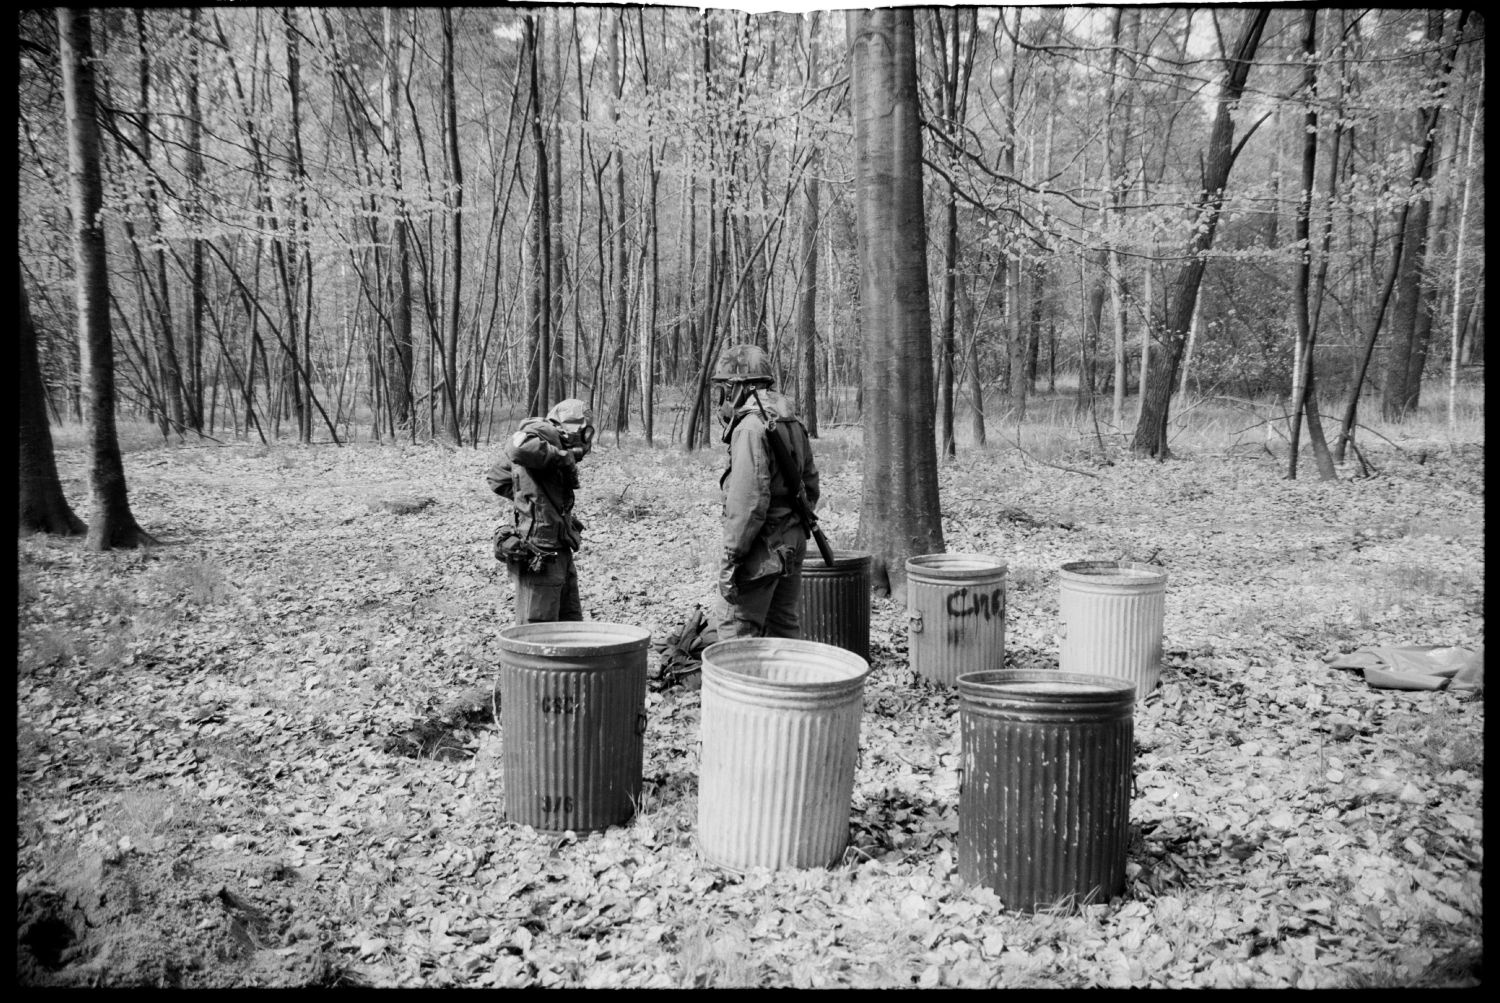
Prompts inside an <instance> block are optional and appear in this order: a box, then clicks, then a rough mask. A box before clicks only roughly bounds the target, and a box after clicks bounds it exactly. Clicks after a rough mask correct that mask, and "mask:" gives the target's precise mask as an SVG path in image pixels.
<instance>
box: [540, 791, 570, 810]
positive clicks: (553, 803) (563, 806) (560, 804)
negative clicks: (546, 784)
mask: <svg viewBox="0 0 1500 1003" xmlns="http://www.w3.org/2000/svg"><path fill="white" fill-rule="evenodd" d="M572 810H573V795H571V794H543V795H542V811H543V812H544V813H546V814H548V815H550V814H552V813H553V812H555V811H560V812H562V813H563V814H565V815H566V814H567V813H568V812H570V811H572Z"/></svg>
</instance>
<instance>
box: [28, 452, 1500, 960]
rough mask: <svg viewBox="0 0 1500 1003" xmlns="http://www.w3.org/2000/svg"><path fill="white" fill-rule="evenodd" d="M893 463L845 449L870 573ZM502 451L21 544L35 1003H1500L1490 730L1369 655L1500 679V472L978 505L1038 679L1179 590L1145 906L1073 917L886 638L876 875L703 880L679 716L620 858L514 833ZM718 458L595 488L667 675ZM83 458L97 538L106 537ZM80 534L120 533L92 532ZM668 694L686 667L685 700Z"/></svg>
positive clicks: (601, 585)
mask: <svg viewBox="0 0 1500 1003" xmlns="http://www.w3.org/2000/svg"><path fill="white" fill-rule="evenodd" d="M857 436H858V433H857V430H853V429H834V430H832V431H831V432H827V433H825V436H824V437H823V438H821V439H820V440H818V442H817V443H816V444H815V449H816V451H817V455H818V458H819V464H820V466H821V468H822V470H823V494H824V498H825V503H824V505H823V506H822V513H823V520H824V526H825V528H826V529H827V532H828V535H829V536H830V537H831V538H832V539H833V541H834V543H835V545H836V546H838V547H840V548H841V549H852V545H853V540H854V533H855V529H856V526H857V522H858V510H859V476H860V468H859V456H860V451H859V443H858V438H857ZM492 452H493V451H492V450H491V449H482V450H478V451H476V450H472V449H460V450H452V449H443V448H440V447H420V448H419V447H414V446H401V445H395V446H391V445H387V446H375V445H367V444H359V445H353V446H346V447H344V448H337V447H334V446H331V445H321V446H313V447H298V446H294V445H280V446H276V447H274V448H266V447H264V446H259V445H226V446H212V445H210V446H196V445H191V446H180V445H173V446H165V447H163V446H157V447H154V448H137V449H131V450H129V451H128V452H127V453H126V469H127V474H128V478H129V486H130V498H131V504H132V507H133V509H134V511H135V514H136V516H137V518H138V519H139V520H140V521H141V523H142V524H143V525H144V526H145V527H146V528H147V529H148V530H149V531H150V532H152V533H154V534H156V535H158V536H159V537H160V538H161V545H160V546H157V547H153V548H150V549H147V550H141V551H135V552H112V553H105V554H97V553H89V552H86V551H84V550H83V548H82V545H81V542H80V541H78V540H70V539H52V538H47V537H37V536H33V537H26V538H22V539H21V540H20V541H19V545H18V589H19V620H18V640H19V643H18V674H19V678H18V683H17V704H18V706H17V718H16V724H17V739H16V753H17V771H16V810H17V831H16V839H17V857H18V860H17V872H16V873H17V901H18V917H17V937H18V950H19V959H18V979H19V984H21V985H165V986H184V987H195V986H300V985H365V986H382V987H384V986H416V985H422V986H557V987H720V986H803V987H820V986H873V987H904V986H916V987H934V986H959V987H1025V986H1036V987H1088V986H1112V987H1123V986H1139V987H1148V986H1149V987H1188V986H1193V987H1229V986H1255V987H1273V986H1277V987H1280V986H1296V987H1302V988H1314V987H1317V988H1322V987H1378V986H1463V985H1476V984H1478V983H1479V982H1480V980H1481V979H1482V971H1481V958H1482V953H1483V949H1484V943H1483V933H1482V929H1483V911H1482V895H1481V884H1482V877H1483V861H1484V841H1483V794H1484V781H1483V774H1484V744H1483V732H1484V703H1483V698H1482V689H1481V690H1479V691H1473V690H1467V691H1458V690H1435V691H1403V690H1390V689H1376V688H1373V687H1372V686H1370V685H1369V684H1367V683H1366V681H1365V680H1364V678H1363V677H1362V675H1361V673H1360V672H1359V671H1349V670H1343V669H1335V668H1331V667H1330V665H1329V664H1328V663H1329V662H1330V661H1331V660H1333V659H1335V658H1336V657H1337V656H1338V655H1339V654H1341V653H1348V652H1352V651H1355V650H1356V649H1359V648H1361V647H1364V646H1372V645H1440V646H1466V647H1471V648H1477V647H1479V646H1481V645H1482V644H1483V642H1484V573H1485V567H1484V547H1483V545H1484V451H1483V443H1482V438H1481V440H1480V441H1477V442H1470V443H1468V444H1465V445H1461V446H1458V447H1453V446H1452V445H1451V444H1446V443H1435V442H1428V443H1422V442H1413V441H1400V440H1396V441H1394V442H1390V443H1387V442H1380V441H1372V442H1371V443H1369V445H1367V447H1366V458H1367V459H1369V460H1370V461H1371V463H1372V464H1373V465H1374V467H1375V468H1376V473H1375V474H1374V476H1370V477H1354V476H1351V472H1350V471H1344V472H1343V476H1342V478H1341V479H1340V480H1338V481H1337V482H1333V483H1323V482H1320V481H1318V480H1317V479H1316V478H1315V477H1314V476H1313V475H1314V472H1313V471H1312V469H1311V467H1310V465H1309V467H1308V469H1307V470H1306V471H1305V473H1304V478H1305V479H1301V480H1298V481H1295V482H1293V481H1287V480H1285V479H1284V477H1283V469H1282V466H1283V463H1282V462H1281V461H1278V460H1276V459H1274V458H1273V457H1272V456H1270V455H1269V453H1268V452H1267V451H1266V450H1265V449H1263V448H1262V449H1248V450H1247V449H1202V450H1198V451H1197V452H1196V453H1187V452H1186V451H1185V456H1184V458H1183V459H1179V460H1175V461H1171V462H1167V463H1164V464H1158V463H1154V462H1147V461H1139V460H1132V459H1130V458H1128V457H1117V458H1116V460H1115V462H1113V463H1111V464H1107V465H1104V464H1097V463H1094V462H1092V461H1091V460H1090V459H1089V458H1088V456H1087V455H1084V454H1075V453H1070V452H1068V451H1066V450H1058V451H1054V452H1052V453H1050V454H1049V453H1044V452H1041V451H1038V450H1031V451H1029V452H1028V453H1023V452H1019V451H1018V450H1017V449H1015V448H1013V447H1012V446H1008V445H1005V444H1004V443H999V444H992V445H991V446H990V447H988V448H985V449H968V450H962V451H960V453H959V455H958V458H957V459H956V460H950V461H945V462H944V463H943V464H942V471H941V490H942V500H943V507H944V532H945V535H946V543H947V549H948V550H949V551H950V552H981V553H988V554H993V555H996V556H999V557H1001V558H1002V559H1003V560H1005V561H1006V562H1007V563H1008V576H1007V585H1008V590H1009V606H1008V611H1007V637H1006V658H1007V661H1008V662H1009V663H1010V664H1013V665H1037V664H1047V663H1048V662H1049V660H1052V663H1053V664H1055V652H1056V633H1057V628H1058V587H1059V584H1058V582H1059V579H1058V570H1059V568H1060V567H1061V566H1062V565H1063V564H1064V563H1067V562H1070V561H1075V560H1084V559H1099V560H1118V559H1135V560H1146V559H1148V558H1152V559H1154V560H1155V561H1156V562H1158V563H1160V564H1161V565H1162V566H1163V567H1164V568H1165V570H1166V572H1167V575H1168V584H1167V593H1166V614H1165V629H1164V636H1165V649H1166V653H1165V659H1164V667H1163V673H1162V684H1161V685H1160V686H1159V687H1158V688H1157V689H1156V690H1155V691H1154V692H1153V693H1151V694H1150V695H1148V696H1147V697H1145V698H1144V699H1143V700H1141V701H1140V702H1139V703H1138V704H1137V706H1136V708H1135V717H1134V729H1135V738H1136V744H1137V751H1136V755H1135V762H1134V767H1133V768H1134V773H1135V777H1134V794H1133V797H1132V800H1131V832H1132V838H1131V843H1130V846H1129V850H1128V858H1127V882H1126V889H1125V891H1124V893H1123V894H1122V895H1120V896H1118V897H1116V898H1115V899H1113V900H1112V901H1109V902H1104V903H1096V904H1086V905H1083V906H1081V907H1077V908H1072V909H1056V910H1053V911H1049V912H1046V913H1041V914H1035V915H1032V914H1025V913H1018V912H1014V911H1011V910H1008V909H1006V908H1005V907H1004V906H1003V904H1002V903H1001V902H1000V901H998V899H997V897H996V895H995V894H994V893H993V892H992V891H990V890H989V889H986V888H983V887H966V886H964V885H963V884H962V883H961V882H960V881H959V880H958V877H957V866H956V855H957V852H958V851H957V848H956V833H957V825H958V823H957V806H958V797H957V791H958V786H957V780H958V777H957V766H958V752H959V735H958V720H959V715H958V705H957V698H956V696H955V694H954V693H953V692H951V691H949V690H946V689H942V688H938V687H934V686H932V685H929V684H927V683H926V682H924V681H922V680H920V679H918V678H916V677H915V676H914V675H913V673H912V671H911V670H910V668H909V667H908V664H907V657H906V634H905V630H906V619H905V610H904V605H903V604H902V603H899V602H896V601H894V600H892V599H891V598H888V597H880V596H877V597H875V598H874V599H873V600H872V617H871V620H872V622H871V647H872V651H871V657H870V663H871V672H870V675H869V676H868V678H867V681H866V685H865V693H864V708H865V710H864V715H863V718H862V721H861V731H860V739H859V742H860V753H861V754H860V761H859V766H858V770H857V773H856V777H855V785H854V794H853V803H852V806H851V840H850V846H849V849H848V850H847V852H846V854H845V856H844V859H843V861H842V863H841V864H840V865H838V866H836V867H833V868H831V869H827V870H822V869H819V870H793V871H781V872H771V871H767V870H764V869H757V870H754V871H751V872H750V873H748V874H744V875H737V874H732V873H729V872H727V871H724V870H722V869H719V868H716V867H714V866H712V865H710V864H708V863H706V862H705V861H704V860H702V859H701V858H700V856H699V854H698V852H697V850H696V848H695V845H694V834H695V828H696V806H697V791H696V786H697V770H698V756H699V742H700V739H699V730H698V728H699V707H700V702H699V698H700V693H699V691H697V690H696V689H692V688H689V687H688V686H686V685H680V684H679V685H674V686H665V687H663V686H661V685H660V682H661V681H660V680H657V681H656V682H654V683H653V685H652V687H651V691H650V692H649V694H648V697H647V714H648V723H647V727H646V731H645V734H644V738H643V742H644V769H643V789H642V798H641V802H640V805H639V808H638V811H637V812H636V814H635V815H634V817H633V818H632V819H631V820H630V821H629V822H628V823H626V824H624V825H621V826H617V827H614V828H611V829H609V830H607V831H605V832H602V833H594V834H590V835H581V836H578V835H573V834H570V833H569V834H555V833H553V834H548V833H544V832H538V831H535V830H533V829H531V828H529V827H525V826H521V825H518V824H516V823H512V822H508V821H507V820H506V810H505V791H504V782H503V765H504V764H503V757H502V754H501V740H500V734H499V731H498V726H497V723H496V721H495V719H494V713H493V712H494V700H495V699H496V697H495V693H496V687H497V679H498V666H499V661H500V650H499V646H498V644H497V631H498V630H499V629H500V628H501V627H503V626H506V625H508V624H509V622H510V618H509V596H508V586H507V584H506V582H505V577H504V575H503V574H502V569H501V568H500V567H499V566H497V565H496V563H495V561H494V559H493V558H492V556H491V554H490V532H491V530H492V528H493V526H494V525H495V522H496V505H495V499H494V498H493V496H491V495H489V494H488V492H487V491H486V489H485V486H484V482H483V474H484V471H485V469H486V467H487V466H488V464H489V462H490V460H491V458H492ZM721 459H722V458H721V450H720V449H719V448H715V449H710V450H704V451H701V452H699V453H697V454H684V453H683V452H682V451H680V450H677V449H647V448H645V447H643V446H641V445H639V444H635V445H629V444H627V445H626V446H624V447H620V446H617V445H615V444H614V443H613V442H612V441H611V437H610V436H608V435H605V436H603V437H601V441H600V443H599V444H598V446H597V448H596V450H595V452H594V453H593V455H591V456H590V457H589V458H588V459H587V460H586V461H585V462H584V464H583V466H582V468H581V473H582V477H583V486H582V488H581V490H580V492H579V514H580V516H581V518H582V519H583V521H584V522H585V523H587V525H588V529H587V531H586V534H585V536H586V541H585V547H584V549H583V551H582V552H581V553H580V554H579V567H580V574H581V581H582V592H583V602H584V606H585V610H586V615H587V616H588V617H589V618H590V619H595V620H604V621H613V622H620V623H629V624H638V625H641V626H644V627H647V628H649V629H650V631H651V633H652V636H653V638H655V639H661V638H663V637H665V636H666V635H667V633H668V632H670V631H672V630H673V629H674V628H676V627H678V626H679V625H681V624H682V622H683V621H684V620H685V619H686V617H687V616H688V614H689V613H690V612H691V611H692V609H693V607H694V605H695V604H698V603H706V602H707V601H708V599H709V597H710V595H711V592H712V588H713V577H714V569H713V560H714V555H715V554H716V552H717V549H718V548H717V544H716V540H717V525H718V523H717V520H718V514H719V506H718V499H717V471H718V467H719V464H720V463H721ZM84 463H85V457H84V454H83V451H82V450H81V449H80V448H77V447H76V446H70V445H66V444H64V445H63V446H62V447H61V448H60V455H59V464H60V467H61V469H62V473H63V478H64V484H65V487H66V488H67V492H68V496H69V497H70V498H71V499H73V500H74V502H75V504H78V503H80V502H82V501H84V500H86V499H87V497H88V493H87V491H86V489H85V482H84V473H85V468H84ZM81 514H85V515H86V513H81ZM656 659H657V656H656V653H655V652H654V651H653V652H652V654H651V655H650V660H651V662H652V668H653V671H654V670H655V668H656V667H657V663H656Z"/></svg>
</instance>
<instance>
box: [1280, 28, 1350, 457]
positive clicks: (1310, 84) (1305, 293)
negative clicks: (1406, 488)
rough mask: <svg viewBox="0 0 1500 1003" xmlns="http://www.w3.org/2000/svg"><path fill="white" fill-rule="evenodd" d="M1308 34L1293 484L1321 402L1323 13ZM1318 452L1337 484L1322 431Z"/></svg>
mask: <svg viewBox="0 0 1500 1003" xmlns="http://www.w3.org/2000/svg"><path fill="white" fill-rule="evenodd" d="M1303 25H1304V30H1303V34H1302V54H1303V59H1304V63H1303V76H1302V85H1303V87H1304V88H1305V89H1306V91H1307V93H1308V95H1309V97H1310V100H1309V101H1308V105H1307V113H1306V115H1305V116H1304V119H1303V135H1302V178H1301V187H1300V189H1299V191H1300V195H1299V197H1298V200H1297V221H1296V238H1295V239H1296V242H1297V246H1298V247H1299V248H1301V249H1302V250H1301V255H1300V260H1299V261H1298V262H1297V267H1296V280H1295V286H1294V292H1293V297H1292V310H1293V313H1294V314H1295V315H1296V320H1297V346H1296V347H1297V374H1296V378H1295V379H1294V380H1293V381H1292V386H1293V392H1292V423H1291V430H1290V434H1289V435H1288V437H1287V438H1288V440H1289V443H1290V445H1289V447H1288V455H1287V477H1288V478H1289V479H1291V480H1296V478H1297V456H1298V452H1299V451H1300V450H1299V447H1300V443H1299V439H1300V436H1301V424H1302V415H1303V412H1304V411H1305V412H1306V413H1307V416H1308V422H1309V428H1308V431H1309V433H1312V431H1313V426H1314V425H1315V424H1316V423H1317V417H1316V415H1317V412H1316V404H1315V398H1314V397H1313V394H1312V390H1313V379H1314V375H1315V373H1316V365H1315V363H1314V358H1313V351H1314V349H1315V348H1316V345H1317V328H1316V326H1315V325H1314V323H1313V304H1312V297H1311V277H1312V240H1311V237H1312V227H1311V221H1312V199H1313V188H1314V186H1315V185H1316V183H1317V177H1318V174H1317V164H1318V103H1317V94H1318V75H1317V63H1316V62H1315V58H1314V57H1315V53H1316V52H1317V39H1318V30H1317V25H1318V12H1317V11H1316V10H1312V9H1309V10H1307V11H1305V12H1304V13H1303ZM1313 453H1314V456H1315V457H1316V458H1317V464H1318V474H1319V476H1320V477H1321V478H1322V479H1323V480H1325V481H1329V480H1334V479H1335V478H1336V477H1337V476H1338V474H1337V471H1336V470H1335V469H1334V465H1333V458H1332V457H1331V456H1330V455H1329V454H1328V445H1327V443H1325V442H1322V441H1321V427H1320V428H1319V430H1318V435H1317V436H1316V437H1315V438H1314V441H1313Z"/></svg>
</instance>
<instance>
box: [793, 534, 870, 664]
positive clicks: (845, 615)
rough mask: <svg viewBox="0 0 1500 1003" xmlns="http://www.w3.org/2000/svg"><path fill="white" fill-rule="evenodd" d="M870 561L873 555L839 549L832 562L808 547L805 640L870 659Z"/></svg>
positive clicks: (803, 609)
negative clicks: (828, 645)
mask: <svg viewBox="0 0 1500 1003" xmlns="http://www.w3.org/2000/svg"><path fill="white" fill-rule="evenodd" d="M870 563H871V556H870V555H869V554H862V553H857V552H854V551H848V550H835V551H834V552H833V564H831V565H829V564H825V563H823V558H822V556H821V555H820V554H818V552H817V550H816V548H810V549H809V550H808V552H807V561H806V562H805V563H804V564H803V565H802V593H801V597H800V599H799V602H800V604H801V605H800V609H799V613H800V616H801V619H802V640H804V641H819V642H821V643H823V644H832V645H834V646H835V647H839V648H843V649H844V650H845V651H852V652H853V653H854V654H856V655H858V656H859V657H860V658H863V659H865V660H867V661H868V660H869V657H870Z"/></svg>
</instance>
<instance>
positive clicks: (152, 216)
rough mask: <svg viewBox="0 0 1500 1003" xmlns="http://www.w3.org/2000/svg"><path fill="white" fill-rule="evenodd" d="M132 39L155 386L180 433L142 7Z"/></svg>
mask: <svg viewBox="0 0 1500 1003" xmlns="http://www.w3.org/2000/svg"><path fill="white" fill-rule="evenodd" d="M135 28H136V43H137V45H138V47H139V52H140V78H139V79H140V100H141V105H140V107H141V111H140V115H139V125H140V128H139V131H138V132H137V142H138V143H139V144H140V151H139V152H140V158H141V163H142V165H143V166H144V167H145V169H146V219H147V223H148V224H149V227H150V229H149V230H148V232H147V234H146V238H147V240H148V241H149V244H150V246H151V247H152V248H154V250H152V251H151V253H150V256H149V257H150V261H151V264H152V273H153V274H148V275H146V276H145V281H146V283H147V284H148V285H149V286H150V287H151V296H150V299H151V302H153V303H154V304H155V306H156V324H155V325H154V327H155V331H156V342H157V345H156V352H157V360H158V362H159V364H160V369H161V373H160V376H159V380H158V386H159V387H160V390H161V397H162V411H163V416H164V417H166V418H168V419H169V420H170V421H171V423H172V425H173V427H174V428H176V430H177V434H178V435H179V436H181V434H182V431H183V429H184V427H185V423H184V420H183V419H184V414H183V404H182V402H183V397H184V391H183V380H182V365H181V363H180V362H179V361H178V358H177V339H176V337H175V335H174V332H173V325H172V301H171V287H170V285H169V284H168V282H167V253H166V250H165V248H164V246H163V241H162V239H161V232H160V231H161V226H160V222H161V210H160V207H159V205H158V198H157V183H156V176H155V167H154V165H153V164H152V163H151V159H152V149H151V100H152V98H151V55H150V44H149V43H148V42H147V39H146V16H145V11H143V10H141V9H140V8H137V9H136V11H135Z"/></svg>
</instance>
